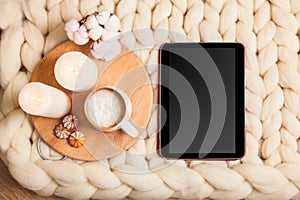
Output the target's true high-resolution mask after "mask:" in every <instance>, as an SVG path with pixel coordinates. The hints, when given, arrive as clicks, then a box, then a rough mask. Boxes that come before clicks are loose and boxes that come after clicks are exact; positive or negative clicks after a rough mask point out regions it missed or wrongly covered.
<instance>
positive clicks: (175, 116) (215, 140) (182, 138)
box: [160, 43, 244, 158]
mask: <svg viewBox="0 0 300 200" xmlns="http://www.w3.org/2000/svg"><path fill="white" fill-rule="evenodd" d="M160 54H161V57H160V61H161V62H160V63H161V65H160V81H161V87H160V103H161V105H162V107H163V108H164V109H165V113H166V117H163V116H162V113H161V116H162V118H161V119H163V118H165V120H163V121H161V128H162V129H161V131H160V152H161V154H162V155H163V156H164V157H167V158H238V157H241V155H243V153H244V48H243V46H242V45H240V44H235V43H170V44H165V45H163V46H162V48H161V51H160Z"/></svg>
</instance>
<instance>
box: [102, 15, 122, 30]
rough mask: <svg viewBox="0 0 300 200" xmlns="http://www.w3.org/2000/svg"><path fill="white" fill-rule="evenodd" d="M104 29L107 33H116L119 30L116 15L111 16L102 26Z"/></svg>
mask: <svg viewBox="0 0 300 200" xmlns="http://www.w3.org/2000/svg"><path fill="white" fill-rule="evenodd" d="M104 27H105V29H107V30H108V31H113V32H118V30H120V28H121V22H120V19H119V17H117V15H112V16H110V17H109V18H108V20H107V21H106V22H105V24H104Z"/></svg>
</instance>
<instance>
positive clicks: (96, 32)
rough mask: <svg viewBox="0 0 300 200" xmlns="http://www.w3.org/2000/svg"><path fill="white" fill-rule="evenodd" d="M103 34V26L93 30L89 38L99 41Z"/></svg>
mask: <svg viewBox="0 0 300 200" xmlns="http://www.w3.org/2000/svg"><path fill="white" fill-rule="evenodd" d="M102 33H103V28H102V27H101V26H98V27H96V28H93V29H91V30H90V31H89V36H90V38H91V39H92V40H94V41H95V40H98V39H99V38H100V37H101V35H102Z"/></svg>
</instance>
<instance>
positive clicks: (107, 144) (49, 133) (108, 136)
mask: <svg viewBox="0 0 300 200" xmlns="http://www.w3.org/2000/svg"><path fill="white" fill-rule="evenodd" d="M70 51H80V52H82V53H84V54H86V55H87V56H89V57H91V58H92V56H91V55H90V44H87V45H84V46H78V45H76V44H75V43H73V42H71V41H68V42H65V43H63V44H61V45H59V46H58V47H56V48H55V49H53V50H52V51H51V52H49V53H48V54H47V55H45V57H44V58H43V59H42V60H41V62H40V63H39V64H38V65H37V67H36V68H35V70H34V72H33V74H32V81H38V82H42V83H45V84H47V85H50V86H53V87H55V88H58V89H60V90H62V91H63V92H65V93H66V94H67V95H68V96H69V97H70V99H71V100H72V109H71V112H72V113H73V114H74V115H76V116H77V117H78V118H79V122H80V123H79V126H78V129H77V130H79V131H81V132H83V133H84V134H85V138H86V141H85V145H84V146H83V147H80V148H73V147H71V146H70V145H69V144H68V141H67V140H66V139H58V138H56V137H55V135H54V134H53V129H54V127H55V125H57V124H59V123H61V120H62V119H53V118H45V117H39V116H32V121H33V124H34V126H35V128H36V129H37V131H38V132H39V134H40V136H41V137H42V139H43V140H44V141H45V142H46V143H47V144H48V145H49V146H51V147H52V148H54V149H55V150H57V151H58V152H60V153H62V154H63V155H66V156H68V157H70V158H74V159H77V160H86V161H94V160H102V159H106V158H109V157H112V156H114V155H117V154H119V153H121V151H123V150H127V149H128V148H129V147H131V146H132V145H133V144H134V143H135V142H136V141H137V139H138V138H132V137H131V136H129V135H128V134H126V133H125V132H124V131H123V130H117V131H114V132H111V133H103V132H102V131H100V130H98V129H96V128H94V127H93V126H92V125H91V124H90V123H89V122H88V120H87V118H86V117H85V115H84V106H83V105H84V101H85V99H86V97H87V95H88V94H89V93H90V92H91V91H92V90H93V89H96V88H97V87H101V86H114V87H118V88H120V89H122V90H123V91H124V92H125V93H127V95H128V96H129V97H130V100H131V104H132V114H131V119H130V121H131V123H132V124H133V125H134V126H135V127H136V128H137V130H138V131H139V133H140V134H142V133H143V132H144V130H145V128H146V127H147V124H148V122H149V120H150V116H151V109H152V105H153V88H152V84H151V81H150V78H149V76H148V73H147V71H146V69H145V67H144V66H143V64H142V63H141V62H140V60H139V59H138V58H137V57H136V56H135V55H134V53H133V52H131V51H128V50H127V49H126V48H123V47H122V52H121V54H120V55H119V56H118V57H117V58H115V59H114V60H112V61H111V62H108V63H107V62H104V61H101V60H97V59H94V58H92V59H93V61H94V62H95V63H96V64H97V66H98V70H99V79H98V82H97V83H96V86H95V87H94V88H92V89H91V90H89V91H86V92H80V93H78V92H77V93H76V92H75V93H73V92H72V91H69V90H67V89H65V88H63V87H61V86H60V85H59V84H58V82H57V81H56V79H55V77H54V65H55V62H56V60H57V59H58V58H59V57H60V56H61V55H62V54H64V53H65V52H70Z"/></svg>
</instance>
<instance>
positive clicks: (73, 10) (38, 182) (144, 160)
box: [0, 0, 300, 199]
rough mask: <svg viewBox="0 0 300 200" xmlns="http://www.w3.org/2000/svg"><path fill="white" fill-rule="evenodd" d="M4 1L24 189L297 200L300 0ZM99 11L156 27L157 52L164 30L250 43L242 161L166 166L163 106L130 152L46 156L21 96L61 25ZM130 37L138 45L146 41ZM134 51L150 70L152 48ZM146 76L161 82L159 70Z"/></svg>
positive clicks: (3, 139) (6, 131) (0, 18)
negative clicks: (94, 157)
mask: <svg viewBox="0 0 300 200" xmlns="http://www.w3.org/2000/svg"><path fill="white" fill-rule="evenodd" d="M0 5H1V12H0V28H1V29H3V32H2V35H1V42H0V84H1V88H0V151H1V158H2V160H4V162H5V164H6V165H7V166H8V168H9V171H10V173H11V175H12V176H13V177H14V178H15V179H16V180H17V181H18V182H19V183H20V184H21V185H22V186H24V187H25V188H27V189H30V190H33V191H35V192H36V193H38V194H40V195H44V196H50V195H57V196H60V197H65V198H69V199H87V198H94V199H120V198H124V197H126V196H130V197H132V198H136V199H149V198H151V199H165V198H170V197H178V198H186V199H191V198H212V199H224V198H225V199H243V198H247V199H289V198H294V199H300V193H299V188H300V175H299V174H300V173H299V172H300V154H299V153H300V140H299V134H300V124H299V119H300V101H299V95H300V75H299V70H300V68H299V64H298V60H299V55H298V52H299V37H298V34H299V26H300V1H299V0H270V1H266V0H238V1H235V0H206V1H204V2H202V1H197V0H157V1H155V0H120V1H119V0H101V1H100V0H93V1H91V0H82V1H78V0H64V1H62V0H48V1H46V0H20V1H19V0H9V1H7V0H0ZM101 8H105V9H107V10H109V11H111V12H115V13H116V14H117V15H118V16H119V17H120V19H121V24H122V31H129V30H135V29H140V28H152V29H153V30H152V31H150V32H147V37H148V38H147V41H145V42H149V41H150V42H152V43H153V44H152V46H155V45H159V43H155V41H157V40H159V39H158V38H157V37H158V36H159V34H157V32H156V30H157V29H158V28H161V29H170V30H172V31H175V32H178V33H180V34H184V35H187V36H188V37H190V38H193V39H194V40H195V41H202V42H209V41H238V42H241V43H243V44H244V45H245V47H246V110H247V112H246V151H247V154H246V156H245V157H244V158H243V159H242V160H238V161H228V162H225V161H219V162H216V161H214V162H212V161H211V162H201V161H189V162H185V161H176V162H173V163H168V162H166V161H164V160H162V159H161V158H160V157H159V156H158V155H157V153H156V152H155V149H156V146H155V145H156V143H155V136H153V135H152V134H151V133H152V132H153V131H154V132H155V130H153V127H155V120H153V118H155V116H156V115H155V114H156V112H157V110H154V111H153V116H152V121H151V122H150V124H149V127H148V129H147V132H145V135H146V136H147V137H146V138H145V139H141V140H139V141H138V142H137V143H136V144H135V145H134V146H133V147H132V148H130V150H129V151H128V152H127V153H122V154H120V155H118V156H116V157H114V158H111V159H108V160H104V161H101V162H81V161H75V160H72V159H67V160H65V161H49V160H46V161H45V160H42V159H41V158H40V157H39V155H38V154H37V151H36V144H37V137H38V134H37V133H36V131H35V130H34V128H33V126H32V124H31V121H30V120H29V118H28V115H25V113H24V112H23V111H22V110H20V108H19V106H18V101H17V97H18V93H19V91H20V89H21V88H22V86H23V85H25V84H26V83H27V82H28V81H29V79H30V75H31V73H32V71H33V69H34V67H35V66H36V64H37V62H38V61H39V60H40V59H41V58H42V56H43V55H44V54H46V53H47V52H48V51H49V50H51V49H52V48H54V47H55V46H57V45H58V44H60V43H61V42H63V41H65V40H67V37H66V35H65V33H64V30H63V28H64V23H65V22H66V21H68V20H69V19H72V18H76V19H81V18H82V17H83V16H85V15H86V14H89V13H92V12H94V11H96V10H99V9H101ZM133 36H134V35H133ZM149 37H150V40H149ZM132 38H133V40H132V43H133V45H134V46H139V45H140V44H141V43H143V40H144V39H143V37H138V36H137V35H136V36H134V37H132ZM132 38H131V39H132ZM144 38H145V37H144ZM151 38H152V40H151ZM165 41H168V38H165ZM161 42H163V41H161ZM137 55H138V57H139V58H140V59H141V61H142V62H143V63H145V64H148V63H153V62H154V61H157V52H156V51H155V50H153V51H151V50H145V51H142V52H141V53H137ZM147 70H148V72H149V75H150V76H151V79H152V80H155V79H156V78H157V68H153V67H147ZM154 86H155V85H154ZM154 89H155V92H157V89H156V86H155V87H154ZM41 148H42V150H43V152H45V153H46V154H47V156H49V157H55V156H59V155H57V153H56V152H55V151H53V150H52V149H50V148H49V147H48V146H47V145H45V144H43V143H42V147H41ZM158 166H159V167H158ZM65 171H68V173H65ZM137 172H141V173H137Z"/></svg>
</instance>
